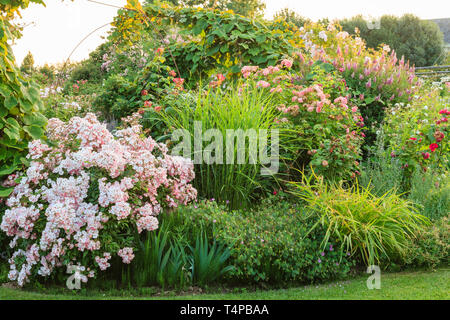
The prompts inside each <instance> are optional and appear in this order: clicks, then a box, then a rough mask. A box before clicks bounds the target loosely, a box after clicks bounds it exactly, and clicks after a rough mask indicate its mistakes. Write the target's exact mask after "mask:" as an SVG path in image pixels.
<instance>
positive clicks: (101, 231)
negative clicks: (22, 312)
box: [0, 113, 196, 286]
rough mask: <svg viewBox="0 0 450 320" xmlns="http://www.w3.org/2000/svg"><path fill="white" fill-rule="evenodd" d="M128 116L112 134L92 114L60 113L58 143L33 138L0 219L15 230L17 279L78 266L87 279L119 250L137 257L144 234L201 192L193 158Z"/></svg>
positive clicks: (53, 128)
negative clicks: (175, 152) (66, 117)
mask: <svg viewBox="0 0 450 320" xmlns="http://www.w3.org/2000/svg"><path fill="white" fill-rule="evenodd" d="M127 122H128V123H129V125H128V126H127V127H126V128H124V129H121V130H118V131H117V132H115V134H114V135H113V134H111V133H110V132H109V131H108V130H107V129H106V126H105V125H103V124H101V123H99V122H98V121H97V119H96V117H95V116H94V115H93V114H91V113H89V114H87V115H86V116H85V117H84V118H80V117H74V118H72V119H71V120H70V121H69V122H67V123H64V122H62V121H61V120H59V119H56V118H54V119H50V120H49V123H48V138H49V140H50V142H51V143H49V144H44V143H42V142H41V141H39V140H34V141H32V142H31V143H30V144H29V153H28V155H27V158H28V159H29V161H30V166H29V168H28V169H27V170H26V171H25V172H21V173H18V174H16V175H14V176H12V177H10V179H9V180H8V181H7V184H9V185H13V186H15V187H14V191H13V193H12V194H11V196H10V197H9V198H8V199H7V201H6V205H7V207H8V209H7V210H6V211H5V213H4V216H3V219H2V221H1V225H0V228H1V230H2V231H3V232H5V233H6V234H7V236H9V237H12V241H11V242H10V247H11V248H12V249H13V250H14V253H13V255H12V257H11V258H10V259H9V263H10V272H9V278H10V279H11V280H15V281H17V283H18V284H19V285H20V286H22V285H24V284H25V283H26V282H27V281H29V279H30V278H32V277H35V276H37V275H39V276H42V277H47V276H50V275H51V274H52V273H53V272H55V271H56V269H57V268H58V267H63V266H75V265H76V266H78V267H79V270H80V276H81V279H82V281H84V282H86V281H87V280H88V278H91V277H94V276H95V275H96V273H97V272H98V271H99V270H105V269H107V268H108V267H109V266H110V262H111V259H112V258H113V257H114V256H119V257H121V258H122V261H123V263H130V262H131V260H132V259H133V257H134V248H135V247H136V241H137V236H138V234H139V233H141V232H143V231H152V230H155V229H157V228H158V218H157V217H158V214H160V213H161V212H162V211H163V210H164V208H173V207H177V206H178V205H179V204H187V203H188V202H190V201H191V200H193V199H195V198H196V190H195V189H194V188H193V187H192V186H191V184H190V182H191V181H192V180H193V178H194V171H193V164H192V162H191V161H190V160H188V159H185V158H182V157H175V156H170V155H168V154H167V148H166V146H165V145H164V144H159V143H156V142H155V141H154V140H153V139H152V138H151V137H147V138H146V137H145V136H144V135H143V134H142V129H141V127H140V126H139V125H137V124H135V123H136V119H135V118H131V119H126V121H125V123H127Z"/></svg>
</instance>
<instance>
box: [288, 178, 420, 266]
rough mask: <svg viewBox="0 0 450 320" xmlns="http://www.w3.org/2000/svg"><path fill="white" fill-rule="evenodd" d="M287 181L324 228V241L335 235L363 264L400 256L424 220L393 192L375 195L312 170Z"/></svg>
mask: <svg viewBox="0 0 450 320" xmlns="http://www.w3.org/2000/svg"><path fill="white" fill-rule="evenodd" d="M291 185H292V193H293V194H294V195H296V196H298V197H299V198H300V199H302V200H304V201H306V202H307V204H308V207H309V208H310V209H311V210H312V211H314V212H315V213H316V214H317V216H318V222H317V223H318V224H319V225H321V226H323V227H324V228H325V229H326V236H325V240H324V241H327V239H329V237H331V236H334V237H336V238H337V239H339V242H340V243H341V246H342V247H343V248H345V250H348V251H350V252H351V253H353V254H355V253H356V254H357V257H358V258H360V259H362V261H363V262H364V263H366V264H367V265H373V264H375V263H380V261H381V260H382V259H388V260H396V259H398V258H401V257H403V256H404V254H405V252H406V249H407V248H408V246H409V245H410V244H411V240H412V239H413V238H414V237H415V233H416V232H417V231H420V230H422V228H423V226H424V225H425V224H426V223H427V222H428V219H427V218H426V217H424V216H422V215H420V214H417V213H416V210H415V208H414V206H413V204H412V203H411V202H410V201H408V200H404V199H402V198H401V197H400V196H398V195H397V194H396V193H395V192H388V193H386V194H384V195H382V196H381V197H376V196H374V195H373V194H371V192H370V190H369V189H368V188H364V187H361V186H359V185H358V184H356V185H354V186H352V187H350V188H344V187H343V186H342V184H339V185H336V184H335V185H331V186H328V185H327V184H326V183H325V182H324V180H323V179H322V178H320V177H317V176H316V175H315V174H314V173H313V174H312V175H311V176H310V177H306V176H303V179H302V182H299V183H294V182H293V183H291Z"/></svg>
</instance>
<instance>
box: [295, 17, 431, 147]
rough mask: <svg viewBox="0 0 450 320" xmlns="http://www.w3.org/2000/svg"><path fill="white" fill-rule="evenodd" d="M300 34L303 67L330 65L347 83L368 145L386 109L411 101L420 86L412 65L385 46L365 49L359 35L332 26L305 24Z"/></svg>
mask: <svg viewBox="0 0 450 320" xmlns="http://www.w3.org/2000/svg"><path fill="white" fill-rule="evenodd" d="M301 33H302V34H301V36H300V37H301V38H302V39H303V40H304V45H305V46H304V48H301V49H302V51H303V54H304V56H302V59H303V60H304V61H305V64H307V65H308V64H309V65H311V64H313V63H314V62H316V61H322V62H326V63H330V64H332V65H333V66H334V68H335V70H336V71H337V72H338V73H339V74H340V75H341V76H342V77H343V78H344V79H345V80H346V84H347V86H348V88H349V91H350V93H351V96H350V97H349V100H350V99H351V100H352V101H353V103H355V104H357V105H358V106H359V108H360V110H361V114H362V115H363V117H364V120H365V122H366V125H367V127H368V129H369V132H368V133H369V136H368V138H369V140H370V141H369V143H371V142H373V140H374V132H375V131H376V128H378V127H379V125H380V124H381V122H382V121H383V119H384V117H385V110H386V108H387V107H389V106H392V105H394V104H395V103H407V102H409V101H411V100H412V98H413V96H414V95H415V94H416V93H417V92H418V90H419V89H420V87H421V85H422V83H421V81H420V80H419V79H418V78H417V77H416V76H415V68H414V66H410V65H409V62H408V61H405V59H404V58H403V57H401V58H400V59H398V58H397V55H396V54H395V51H394V50H391V49H390V48H389V46H387V45H381V46H380V48H378V49H377V50H373V49H370V48H367V47H366V44H365V42H364V41H363V40H362V39H361V38H360V37H359V36H358V34H357V35H356V36H350V35H349V34H348V33H347V32H345V31H341V27H340V26H339V25H335V24H334V23H330V24H329V25H328V26H327V27H325V26H323V25H321V24H314V23H313V24H307V25H305V27H304V28H302V29H301ZM366 140H367V139H366Z"/></svg>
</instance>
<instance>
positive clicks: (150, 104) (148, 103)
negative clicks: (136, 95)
mask: <svg viewBox="0 0 450 320" xmlns="http://www.w3.org/2000/svg"><path fill="white" fill-rule="evenodd" d="M151 106H152V102H151V101H148V100H147V101H145V102H144V107H148V108H150V107H151Z"/></svg>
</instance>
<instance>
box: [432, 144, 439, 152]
mask: <svg viewBox="0 0 450 320" xmlns="http://www.w3.org/2000/svg"><path fill="white" fill-rule="evenodd" d="M438 147H439V146H438V144H437V143H432V144H430V150H431V152H434V151H435V150H436V149H437V148H438Z"/></svg>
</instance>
